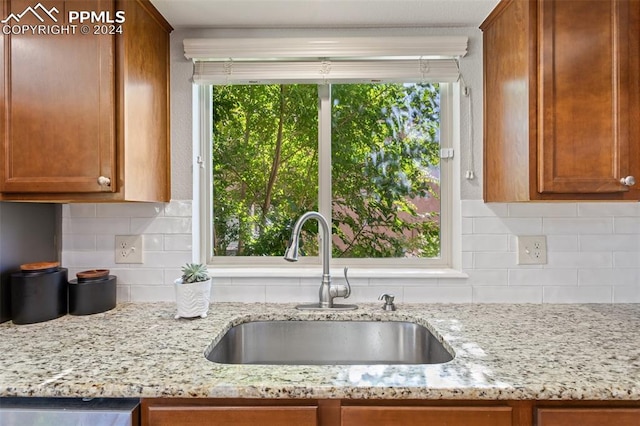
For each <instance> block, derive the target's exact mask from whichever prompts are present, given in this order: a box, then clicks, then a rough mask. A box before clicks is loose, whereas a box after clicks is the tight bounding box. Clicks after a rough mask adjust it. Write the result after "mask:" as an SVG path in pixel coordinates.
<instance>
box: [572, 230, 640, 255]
mask: <svg viewBox="0 0 640 426" xmlns="http://www.w3.org/2000/svg"><path fill="white" fill-rule="evenodd" d="M580 251H583V252H585V251H625V252H630V251H640V237H639V236H638V235H633V234H615V235H582V236H580Z"/></svg>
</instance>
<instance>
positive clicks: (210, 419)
mask: <svg viewBox="0 0 640 426" xmlns="http://www.w3.org/2000/svg"><path fill="white" fill-rule="evenodd" d="M148 416H149V417H148V418H149V426H256V425H257V426H292V425H296V426H316V425H317V407H311V406H309V407H252V406H246V407H242V406H241V407H209V406H198V407H193V406H192V407H171V406H159V407H153V406H152V407H149V414H148Z"/></svg>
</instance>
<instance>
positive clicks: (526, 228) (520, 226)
mask: <svg viewBox="0 0 640 426" xmlns="http://www.w3.org/2000/svg"><path fill="white" fill-rule="evenodd" d="M473 233H474V234H514V235H538V234H540V233H542V219H541V218H501V217H476V218H474V219H473Z"/></svg>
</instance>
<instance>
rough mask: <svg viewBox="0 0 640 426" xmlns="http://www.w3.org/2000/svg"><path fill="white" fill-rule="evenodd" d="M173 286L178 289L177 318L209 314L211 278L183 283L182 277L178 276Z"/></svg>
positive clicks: (202, 316) (203, 316)
mask: <svg viewBox="0 0 640 426" xmlns="http://www.w3.org/2000/svg"><path fill="white" fill-rule="evenodd" d="M173 286H174V287H175V290H176V308H177V312H176V319H178V318H194V317H201V318H205V317H206V316H207V312H208V311H209V297H210V294H211V279H208V280H206V281H199V282H195V283H189V284H183V283H182V278H178V279H177V280H175V281H174V282H173Z"/></svg>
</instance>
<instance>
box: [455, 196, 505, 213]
mask: <svg viewBox="0 0 640 426" xmlns="http://www.w3.org/2000/svg"><path fill="white" fill-rule="evenodd" d="M460 209H461V212H462V217H482V216H487V217H506V216H507V215H508V212H509V207H508V205H507V204H504V203H484V202H483V201H482V200H462V202H461V206H460Z"/></svg>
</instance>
